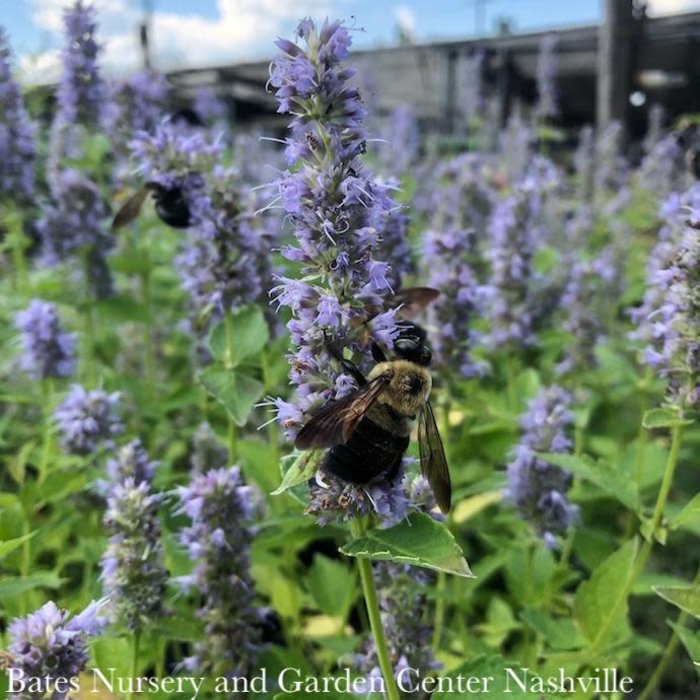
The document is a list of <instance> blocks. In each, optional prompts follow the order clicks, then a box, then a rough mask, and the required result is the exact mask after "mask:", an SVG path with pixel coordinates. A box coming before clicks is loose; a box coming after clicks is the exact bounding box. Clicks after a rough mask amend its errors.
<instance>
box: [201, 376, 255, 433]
mask: <svg viewBox="0 0 700 700" xmlns="http://www.w3.org/2000/svg"><path fill="white" fill-rule="evenodd" d="M198 379H199V381H200V383H201V384H202V386H203V387H204V388H205V389H206V390H207V391H208V392H209V393H210V394H211V395H212V396H213V397H214V398H215V399H216V400H217V401H218V402H219V403H220V404H221V405H222V406H223V407H224V408H225V409H226V410H227V411H228V413H229V415H230V416H231V418H233V420H234V422H235V423H236V425H238V426H243V425H245V424H246V422H247V421H248V416H250V413H251V411H252V410H253V406H254V405H255V404H256V402H257V401H259V400H260V399H261V398H262V395H263V393H264V391H265V389H264V387H263V385H262V384H261V383H260V382H259V381H258V380H257V379H253V378H252V377H248V376H246V375H245V374H241V373H240V372H233V371H231V370H227V369H221V368H219V367H207V368H206V369H203V370H202V371H201V372H200V373H199V376H198Z"/></svg>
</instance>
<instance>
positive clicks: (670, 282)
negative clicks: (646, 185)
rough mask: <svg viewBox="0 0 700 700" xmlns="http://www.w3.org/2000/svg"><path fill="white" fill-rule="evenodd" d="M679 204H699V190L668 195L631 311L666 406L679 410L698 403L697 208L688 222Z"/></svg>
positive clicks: (699, 281) (699, 279) (636, 335)
mask: <svg viewBox="0 0 700 700" xmlns="http://www.w3.org/2000/svg"><path fill="white" fill-rule="evenodd" d="M682 202H690V203H692V204H693V205H696V206H698V205H700V187H698V186H697V185H696V186H695V187H694V188H692V189H691V190H690V191H689V192H688V193H686V195H684V197H683V198H681V197H678V196H672V197H671V198H670V200H669V201H667V202H666V204H665V206H664V209H663V212H664V214H665V216H666V221H667V224H666V225H665V226H664V227H662V230H661V236H662V237H661V239H660V240H659V242H658V244H657V245H656V247H655V248H654V250H653V251H652V253H651V256H650V259H649V266H648V280H647V291H646V294H645V297H644V301H643V304H642V306H641V307H639V308H638V309H635V310H634V311H633V312H632V318H633V320H634V321H635V322H637V323H638V324H639V327H638V330H637V331H636V332H635V333H634V334H633V337H634V338H635V339H639V340H644V341H646V343H647V345H646V347H645V349H644V354H643V360H644V362H645V364H647V365H649V366H650V367H652V368H653V369H654V370H656V371H657V372H658V373H659V374H660V375H661V376H662V377H665V378H667V379H668V381H669V391H670V397H669V398H670V401H671V402H672V403H674V404H676V405H678V406H679V407H681V408H692V409H697V404H698V403H700V273H699V270H700V213H699V212H700V207H698V208H697V209H693V210H691V214H690V219H689V221H688V223H682V222H683V221H684V220H685V218H686V216H687V215H686V213H685V211H684V210H683V208H682V204H681V203H682Z"/></svg>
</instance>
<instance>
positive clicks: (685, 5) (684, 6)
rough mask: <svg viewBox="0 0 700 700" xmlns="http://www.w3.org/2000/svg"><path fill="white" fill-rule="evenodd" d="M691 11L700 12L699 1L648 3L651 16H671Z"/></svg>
mask: <svg viewBox="0 0 700 700" xmlns="http://www.w3.org/2000/svg"><path fill="white" fill-rule="evenodd" d="M693 10H700V0H651V1H650V3H649V14H651V15H673V14H677V13H679V12H692V11H693Z"/></svg>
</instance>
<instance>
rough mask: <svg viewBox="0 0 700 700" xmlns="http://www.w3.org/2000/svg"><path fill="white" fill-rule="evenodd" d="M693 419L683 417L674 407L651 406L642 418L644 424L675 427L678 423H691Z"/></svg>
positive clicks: (651, 427)
mask: <svg viewBox="0 0 700 700" xmlns="http://www.w3.org/2000/svg"><path fill="white" fill-rule="evenodd" d="M691 423H692V421H690V420H686V419H683V418H681V417H680V416H679V415H678V412H677V411H676V410H674V409H672V408H650V409H649V410H648V411H646V412H645V414H644V416H643V418H642V425H643V426H644V427H645V428H647V429H649V430H652V429H653V428H673V427H674V426H677V425H690V424H691Z"/></svg>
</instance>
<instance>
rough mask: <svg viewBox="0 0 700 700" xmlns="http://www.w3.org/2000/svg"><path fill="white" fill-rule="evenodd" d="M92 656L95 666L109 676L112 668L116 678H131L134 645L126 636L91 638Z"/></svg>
mask: <svg viewBox="0 0 700 700" xmlns="http://www.w3.org/2000/svg"><path fill="white" fill-rule="evenodd" d="M90 649H91V656H92V659H93V661H94V666H95V668H99V669H100V670H101V671H102V673H104V674H105V676H106V677H107V678H109V677H110V670H109V669H111V668H113V669H115V673H114V676H115V678H129V677H130V675H131V657H132V654H133V651H132V645H131V644H130V641H129V640H128V639H126V638H125V637H113V636H107V635H105V636H103V637H98V638H93V639H91V640H90Z"/></svg>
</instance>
